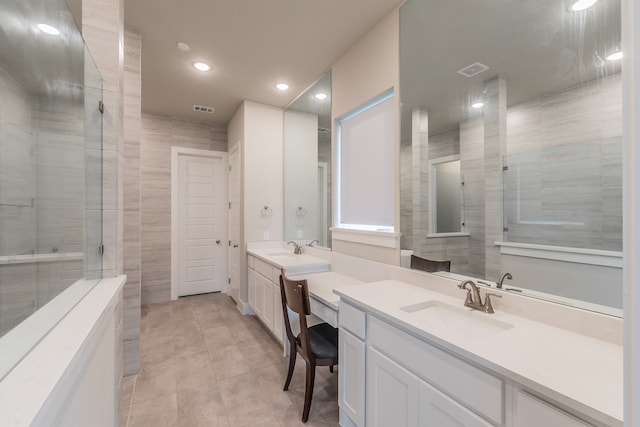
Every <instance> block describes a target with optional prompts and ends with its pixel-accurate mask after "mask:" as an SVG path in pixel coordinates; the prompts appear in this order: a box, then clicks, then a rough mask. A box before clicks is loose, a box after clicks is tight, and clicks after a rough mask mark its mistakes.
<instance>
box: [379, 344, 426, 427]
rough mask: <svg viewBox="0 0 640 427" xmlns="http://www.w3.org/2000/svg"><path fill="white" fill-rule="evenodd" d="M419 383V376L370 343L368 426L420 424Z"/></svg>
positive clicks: (385, 426) (402, 426)
mask: <svg viewBox="0 0 640 427" xmlns="http://www.w3.org/2000/svg"><path fill="white" fill-rule="evenodd" d="M419 385H420V380H419V379H418V377H417V376H415V375H413V374H412V373H411V372H409V371H407V370H406V369H404V368H403V367H402V366H400V365H398V364H397V363H396V362H394V361H393V360H391V359H389V358H388V357H387V356H385V355H383V354H382V353H380V352H379V351H377V350H375V349H374V348H372V347H368V348H367V379H366V390H367V419H366V424H367V426H372V427H388V426H394V427H410V426H411V427H413V426H417V425H418V410H419V408H418V392H419V391H418V390H419Z"/></svg>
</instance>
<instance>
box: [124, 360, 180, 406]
mask: <svg viewBox="0 0 640 427" xmlns="http://www.w3.org/2000/svg"><path fill="white" fill-rule="evenodd" d="M175 392H176V371H175V366H174V362H173V361H169V362H162V363H156V364H149V365H146V366H143V367H142V372H141V373H140V375H138V378H137V379H136V386H135V389H134V391H133V404H132V406H135V403H137V402H142V401H145V400H149V399H153V398H157V397H160V396H163V395H167V394H175Z"/></svg>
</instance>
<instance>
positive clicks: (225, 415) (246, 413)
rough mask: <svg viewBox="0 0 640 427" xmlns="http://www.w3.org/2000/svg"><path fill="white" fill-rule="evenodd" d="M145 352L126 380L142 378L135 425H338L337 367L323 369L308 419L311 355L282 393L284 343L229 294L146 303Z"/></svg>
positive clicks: (134, 404) (133, 411) (135, 395)
mask: <svg viewBox="0 0 640 427" xmlns="http://www.w3.org/2000/svg"><path fill="white" fill-rule="evenodd" d="M141 353H142V354H141V357H142V372H141V374H140V375H138V376H137V377H130V378H131V379H129V380H128V381H129V384H127V385H126V387H131V386H132V384H133V383H134V382H135V387H131V388H132V391H131V396H132V397H131V398H130V399H129V400H130V402H131V405H130V408H129V411H128V412H129V424H128V425H129V426H133V427H136V426H145V427H147V426H153V427H156V426H181V427H182V426H185V427H199V426H207V427H217V426H222V427H235V426H260V427H269V426H278V427H289V426H306V427H327V426H337V425H338V404H337V394H338V386H337V384H338V383H337V373H336V374H330V373H329V371H328V368H326V367H319V368H318V369H317V371H316V384H315V389H314V397H313V402H312V404H311V413H310V415H309V422H308V423H306V424H303V423H302V422H301V420H300V418H301V417H302V405H303V402H304V381H305V363H304V361H303V360H302V359H301V358H300V357H298V361H297V363H296V368H295V372H294V377H293V381H292V382H291V386H290V388H289V390H288V391H286V392H284V391H282V386H283V384H284V379H285V376H286V372H287V367H288V358H285V357H283V355H282V345H281V344H280V343H278V342H277V341H276V340H275V338H274V337H273V336H272V335H271V334H270V333H269V332H268V331H267V330H266V329H265V328H264V326H263V325H262V323H261V322H260V321H259V320H258V319H257V318H256V317H255V316H243V315H242V314H240V313H239V312H238V310H237V307H236V306H235V303H234V302H233V301H232V300H231V299H230V298H229V297H228V296H227V295H223V294H219V293H218V294H207V295H198V296H193V297H187V298H180V299H179V300H178V301H173V302H170V303H161V304H152V305H145V306H143V307H142V315H141ZM124 389H125V387H124V384H123V393H122V396H121V398H122V399H124V400H127V398H126V393H129V391H127V390H124ZM121 419H122V418H121ZM125 423H126V420H125V421H121V425H122V427H125V426H126V424H125Z"/></svg>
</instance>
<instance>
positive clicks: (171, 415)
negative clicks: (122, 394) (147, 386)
mask: <svg viewBox="0 0 640 427" xmlns="http://www.w3.org/2000/svg"><path fill="white" fill-rule="evenodd" d="M177 424H178V405H177V397H176V393H171V394H168V395H165V396H160V397H157V398H153V399H149V400H145V401H144V402H140V403H138V404H133V405H132V406H131V413H130V415H129V423H128V427H151V426H153V427H175V426H176V425H177Z"/></svg>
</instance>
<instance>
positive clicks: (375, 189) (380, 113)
mask: <svg viewBox="0 0 640 427" xmlns="http://www.w3.org/2000/svg"><path fill="white" fill-rule="evenodd" d="M394 117H395V115H394V105H393V90H389V91H387V92H385V93H384V94H382V95H380V96H379V97H377V98H376V99H374V100H373V101H371V102H369V103H367V104H366V105H364V106H362V107H360V108H358V109H356V110H354V111H352V112H351V113H349V114H347V115H345V116H343V117H341V118H339V119H337V120H336V129H337V153H338V158H337V164H338V168H337V170H338V182H337V184H338V185H337V191H338V197H337V200H338V206H337V209H336V212H337V218H336V224H337V226H338V227H339V228H346V229H353V230H367V231H384V232H393V231H394V175H393V172H394V166H395V162H394V135H395V133H394V127H395V124H394Z"/></svg>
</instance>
